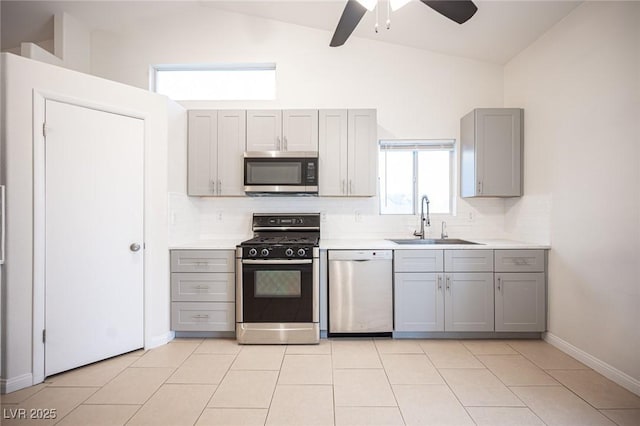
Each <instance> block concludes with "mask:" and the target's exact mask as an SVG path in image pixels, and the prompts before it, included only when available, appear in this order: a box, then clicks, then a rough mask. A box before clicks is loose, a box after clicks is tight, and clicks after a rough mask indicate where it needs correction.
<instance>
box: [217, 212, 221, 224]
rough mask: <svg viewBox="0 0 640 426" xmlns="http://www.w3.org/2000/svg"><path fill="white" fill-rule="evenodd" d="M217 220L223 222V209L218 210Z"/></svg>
mask: <svg viewBox="0 0 640 426" xmlns="http://www.w3.org/2000/svg"><path fill="white" fill-rule="evenodd" d="M216 220H217V221H218V222H222V211H220V210H218V211H217V212H216Z"/></svg>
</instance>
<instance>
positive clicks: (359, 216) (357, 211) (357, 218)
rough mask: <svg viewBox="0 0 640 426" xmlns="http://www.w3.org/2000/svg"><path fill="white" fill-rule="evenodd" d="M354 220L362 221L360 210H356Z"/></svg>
mask: <svg viewBox="0 0 640 426" xmlns="http://www.w3.org/2000/svg"><path fill="white" fill-rule="evenodd" d="M356 222H357V223H360V222H362V212H361V211H360V210H356Z"/></svg>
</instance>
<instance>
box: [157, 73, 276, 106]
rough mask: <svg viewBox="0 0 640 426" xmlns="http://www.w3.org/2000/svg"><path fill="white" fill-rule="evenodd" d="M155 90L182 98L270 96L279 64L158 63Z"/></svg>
mask: <svg viewBox="0 0 640 426" xmlns="http://www.w3.org/2000/svg"><path fill="white" fill-rule="evenodd" d="M151 77H152V81H151V86H152V90H154V91H155V92H157V93H161V94H163V95H166V96H168V97H169V98H171V99H174V100H178V101H200V100H221V101H228V100H243V101H244V100H270V99H275V97H276V65H275V64H218V65H156V66H155V67H153V69H152V72H151Z"/></svg>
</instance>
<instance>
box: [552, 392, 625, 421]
mask: <svg viewBox="0 0 640 426" xmlns="http://www.w3.org/2000/svg"><path fill="white" fill-rule="evenodd" d="M559 383H560V385H561V386H562V387H563V388H565V389H567V390H568V391H569V392H571V393H572V394H574V395H575V396H577V397H578V398H579V399H581V400H582V401H584V402H585V403H587V405H589V407H591V408H593V409H594V410H596V411H600V408H598V407H596V406H595V405H593V404H592V403H590V402H589V401H587V400H586V399H585V398H583V397H582V396H580V395H579V394H578V393H577V392H575V391H574V390H573V389H571V388H570V387H568V386H567V385H565V384H564V383H562V382H559ZM608 409H611V410H614V409H615V408H602V410H608ZM601 414H602V413H601ZM602 415H603V416H604V414H602ZM605 417H607V416H605ZM607 418H608V417H607ZM614 423H615V422H614Z"/></svg>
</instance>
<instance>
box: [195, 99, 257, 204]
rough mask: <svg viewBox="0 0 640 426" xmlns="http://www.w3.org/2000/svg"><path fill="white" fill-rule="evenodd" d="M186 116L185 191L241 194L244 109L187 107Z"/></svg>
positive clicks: (198, 194) (218, 194)
mask: <svg viewBox="0 0 640 426" xmlns="http://www.w3.org/2000/svg"><path fill="white" fill-rule="evenodd" d="M188 117H189V124H188V131H189V134H188V183H187V186H188V190H187V192H188V194H189V195H194V196H239V195H244V186H243V180H242V176H243V173H242V167H243V159H242V154H243V152H244V146H245V139H246V133H245V132H246V116H245V111H241V110H220V111H216V110H190V111H189V113H188Z"/></svg>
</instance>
